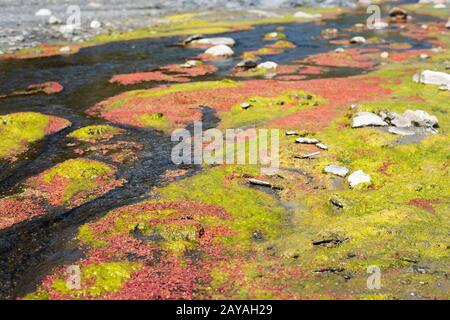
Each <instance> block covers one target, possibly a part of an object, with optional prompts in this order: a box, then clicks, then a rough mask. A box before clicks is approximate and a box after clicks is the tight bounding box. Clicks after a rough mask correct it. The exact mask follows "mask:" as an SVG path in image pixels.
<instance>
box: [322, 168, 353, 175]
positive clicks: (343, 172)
mask: <svg viewBox="0 0 450 320" xmlns="http://www.w3.org/2000/svg"><path fill="white" fill-rule="evenodd" d="M323 171H324V172H325V173H331V174H335V175H337V176H339V177H345V176H346V175H347V174H348V172H349V170H348V169H347V168H346V167H342V166H336V165H329V166H326V167H325V168H324V169H323Z"/></svg>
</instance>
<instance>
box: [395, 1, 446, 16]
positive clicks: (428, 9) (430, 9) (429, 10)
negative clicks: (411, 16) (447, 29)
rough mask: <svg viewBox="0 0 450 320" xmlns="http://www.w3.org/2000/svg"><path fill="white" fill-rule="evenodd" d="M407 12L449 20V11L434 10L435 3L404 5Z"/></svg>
mask: <svg viewBox="0 0 450 320" xmlns="http://www.w3.org/2000/svg"><path fill="white" fill-rule="evenodd" d="M402 7H403V8H405V9H406V10H408V11H410V12H413V13H417V14H425V15H430V16H434V17H439V18H447V17H448V10H445V9H436V8H434V3H413V4H405V5H402Z"/></svg>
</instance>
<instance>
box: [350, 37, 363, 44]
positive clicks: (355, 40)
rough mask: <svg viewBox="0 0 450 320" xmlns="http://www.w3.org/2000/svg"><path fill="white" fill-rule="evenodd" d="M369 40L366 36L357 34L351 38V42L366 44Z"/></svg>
mask: <svg viewBox="0 0 450 320" xmlns="http://www.w3.org/2000/svg"><path fill="white" fill-rule="evenodd" d="M366 42H367V40H366V38H364V37H361V36H357V37H353V38H351V39H350V43H358V44H364V43H366Z"/></svg>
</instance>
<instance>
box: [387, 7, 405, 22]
mask: <svg viewBox="0 0 450 320" xmlns="http://www.w3.org/2000/svg"><path fill="white" fill-rule="evenodd" d="M389 17H391V19H392V20H395V21H406V20H407V19H408V12H407V11H406V10H405V9H403V8H399V7H394V8H392V9H391V11H389Z"/></svg>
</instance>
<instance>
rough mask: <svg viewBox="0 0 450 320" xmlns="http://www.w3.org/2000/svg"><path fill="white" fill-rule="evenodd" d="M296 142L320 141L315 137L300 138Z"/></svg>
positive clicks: (311, 142) (315, 142)
mask: <svg viewBox="0 0 450 320" xmlns="http://www.w3.org/2000/svg"><path fill="white" fill-rule="evenodd" d="M295 142H297V143H302V144H317V143H319V142H320V141H319V140H317V139H314V138H298V139H297V140H295Z"/></svg>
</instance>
